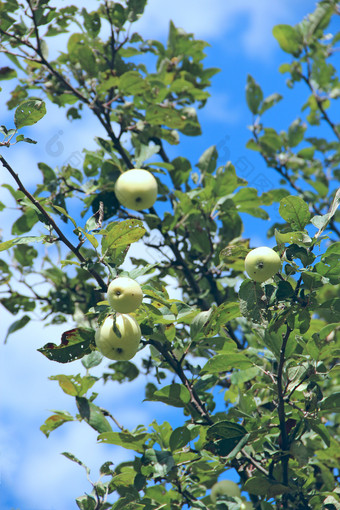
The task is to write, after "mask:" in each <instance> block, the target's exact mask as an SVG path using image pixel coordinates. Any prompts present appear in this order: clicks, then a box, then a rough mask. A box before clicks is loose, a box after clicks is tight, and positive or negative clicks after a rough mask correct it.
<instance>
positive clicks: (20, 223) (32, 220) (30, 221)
mask: <svg viewBox="0 0 340 510" xmlns="http://www.w3.org/2000/svg"><path fill="white" fill-rule="evenodd" d="M38 221H39V217H38V215H37V212H36V210H35V209H28V210H27V211H26V212H24V214H22V215H21V216H20V217H19V218H18V219H17V220H16V221H15V222H14V223H13V225H12V230H11V233H12V234H13V235H20V234H24V233H25V232H30V231H31V230H32V228H33V227H34V225H35V224H36V223H38Z"/></svg>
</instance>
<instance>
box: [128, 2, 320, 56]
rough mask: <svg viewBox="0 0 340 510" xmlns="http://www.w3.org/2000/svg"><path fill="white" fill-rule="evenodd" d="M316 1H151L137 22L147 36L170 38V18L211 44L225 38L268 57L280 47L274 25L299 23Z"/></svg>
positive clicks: (227, 44)
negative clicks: (168, 34) (274, 35)
mask: <svg viewBox="0 0 340 510" xmlns="http://www.w3.org/2000/svg"><path fill="white" fill-rule="evenodd" d="M314 7H315V1H314V0H301V1H300V2H299V4H298V5H297V3H296V1H295V0H281V1H280V2H272V1H270V0H258V1H256V2H254V1H253V0H240V1H236V0H234V1H225V0H211V1H210V2H209V3H208V2H206V1H205V0H187V1H186V2H183V1H182V0H173V1H172V2H159V0H149V2H148V4H147V7H146V10H145V15H144V16H143V17H142V19H141V20H140V21H139V22H138V24H137V25H136V26H137V27H138V30H139V31H140V32H141V33H142V34H143V36H144V37H150V38H151V37H153V38H162V39H164V38H165V37H167V33H168V27H169V20H170V19H172V20H173V22H174V23H175V25H176V26H179V27H181V28H183V29H184V30H185V31H186V32H190V33H194V34H195V37H196V38H203V39H205V40H207V41H208V42H210V43H214V42H216V41H222V40H224V45H225V47H228V48H229V49H231V51H235V52H236V51H238V52H239V51H240V46H241V49H242V50H243V52H244V53H245V54H246V55H248V56H250V57H254V58H257V59H259V58H267V57H268V56H269V55H270V54H271V53H272V51H273V50H274V49H275V48H277V43H276V41H275V39H274V37H273V36H272V27H273V26H274V25H275V24H278V23H296V22H297V21H298V20H300V17H301V16H302V15H304V14H305V13H306V12H308V11H311V10H313V9H314Z"/></svg>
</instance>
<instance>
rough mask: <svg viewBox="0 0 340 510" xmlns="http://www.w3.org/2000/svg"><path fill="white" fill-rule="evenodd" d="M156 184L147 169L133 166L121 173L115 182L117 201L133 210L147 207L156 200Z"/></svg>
mask: <svg viewBox="0 0 340 510" xmlns="http://www.w3.org/2000/svg"><path fill="white" fill-rule="evenodd" d="M157 192H158V186H157V181H156V179H155V177H154V176H153V175H152V173H151V172H149V171H148V170H143V169H142V168H134V169H132V170H127V171H126V172H124V173H122V174H121V175H120V176H119V177H118V179H117V181H116V184H115V194H116V197H117V200H118V202H119V203H120V204H121V205H123V206H124V207H126V208H127V209H132V210H133V211H142V210H143V209H149V207H152V206H153V204H154V203H155V202H156V200H157Z"/></svg>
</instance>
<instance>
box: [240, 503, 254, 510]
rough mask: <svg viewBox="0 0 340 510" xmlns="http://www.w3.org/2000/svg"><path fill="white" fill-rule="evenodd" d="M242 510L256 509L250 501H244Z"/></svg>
mask: <svg viewBox="0 0 340 510" xmlns="http://www.w3.org/2000/svg"><path fill="white" fill-rule="evenodd" d="M240 510H254V507H253V504H252V503H251V502H250V501H242V503H241V506H240Z"/></svg>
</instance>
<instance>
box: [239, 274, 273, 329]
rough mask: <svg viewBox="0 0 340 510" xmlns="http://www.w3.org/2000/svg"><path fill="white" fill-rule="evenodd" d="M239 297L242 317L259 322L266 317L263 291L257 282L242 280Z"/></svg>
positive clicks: (266, 307)
mask: <svg viewBox="0 0 340 510" xmlns="http://www.w3.org/2000/svg"><path fill="white" fill-rule="evenodd" d="M239 298H240V311H241V313H242V315H243V316H244V317H247V318H248V319H250V320H252V321H253V322H259V323H261V322H265V321H266V320H267V319H268V317H269V311H268V306H267V304H266V303H265V301H264V291H263V288H262V287H261V285H260V284H259V283H255V282H253V281H251V280H245V281H244V282H242V284H241V287H240V290H239Z"/></svg>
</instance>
